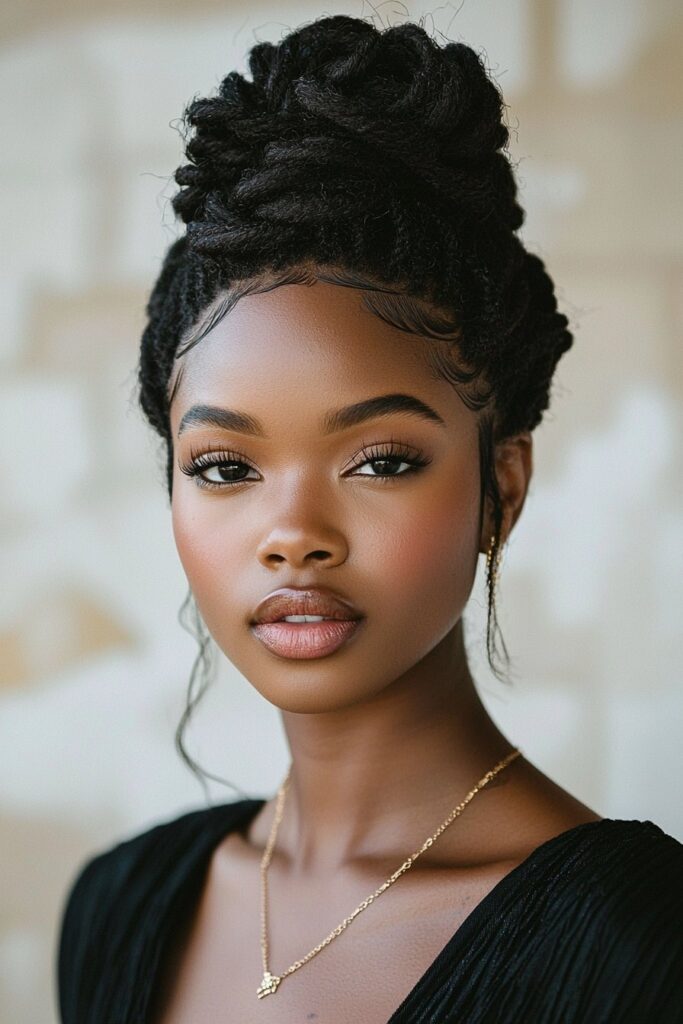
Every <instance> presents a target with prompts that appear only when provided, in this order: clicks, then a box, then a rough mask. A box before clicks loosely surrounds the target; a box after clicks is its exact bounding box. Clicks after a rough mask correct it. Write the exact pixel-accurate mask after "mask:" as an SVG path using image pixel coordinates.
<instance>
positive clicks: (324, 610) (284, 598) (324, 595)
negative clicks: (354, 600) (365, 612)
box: [251, 587, 363, 625]
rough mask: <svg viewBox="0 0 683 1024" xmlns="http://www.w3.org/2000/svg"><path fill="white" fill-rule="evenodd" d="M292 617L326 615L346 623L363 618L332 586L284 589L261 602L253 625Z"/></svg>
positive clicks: (276, 591) (274, 592)
mask: <svg viewBox="0 0 683 1024" xmlns="http://www.w3.org/2000/svg"><path fill="white" fill-rule="evenodd" d="M289 615H322V616H323V618H325V619H337V620H342V621H353V620H357V619H361V618H362V617H363V616H362V614H361V612H360V611H359V610H358V609H357V608H355V607H354V605H353V604H351V602H350V601H347V600H346V599H345V598H342V597H340V595H339V594H337V593H335V592H334V591H333V590H330V589H329V588H328V587H307V588H306V589H297V588H294V587H282V588H281V589H280V590H275V591H273V593H272V594H269V595H268V597H266V598H264V600H263V601H261V603H260V604H259V605H258V607H257V608H256V611H255V613H254V617H253V618H252V619H251V625H258V624H262V623H267V622H281V621H282V620H283V619H284V618H286V617H287V616H289Z"/></svg>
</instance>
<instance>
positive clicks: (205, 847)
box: [150, 798, 613, 1024]
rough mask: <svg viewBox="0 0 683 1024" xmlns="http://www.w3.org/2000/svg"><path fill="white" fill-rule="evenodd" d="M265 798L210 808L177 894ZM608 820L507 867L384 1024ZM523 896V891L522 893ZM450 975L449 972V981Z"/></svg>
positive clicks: (571, 832) (161, 962)
mask: <svg viewBox="0 0 683 1024" xmlns="http://www.w3.org/2000/svg"><path fill="white" fill-rule="evenodd" d="M266 802H267V801H266V799H261V798H259V799H253V798H250V799H246V800H240V801H237V802H233V803H232V804H220V805H217V806H215V807H212V808H210V810H209V812H208V813H209V814H210V815H211V819H212V821H211V826H209V827H208V828H207V829H206V830H205V831H203V834H202V835H201V838H200V840H199V842H197V844H196V845H195V846H194V848H193V850H192V853H191V856H190V862H189V864H188V867H187V871H186V872H183V875H182V878H181V879H180V880H179V883H178V886H179V890H181V889H182V885H183V882H186V881H187V880H188V878H189V876H190V875H192V876H193V877H194V878H195V879H196V880H197V881H198V883H199V884H200V890H199V891H200V892H201V885H202V884H203V880H204V879H205V877H206V872H207V870H208V867H209V862H210V859H211V856H212V855H213V853H214V851H215V850H216V848H217V847H218V845H219V844H220V843H221V841H222V840H223V839H224V838H225V837H226V836H227V835H229V834H230V833H231V832H233V831H235V830H236V829H238V828H241V827H243V826H244V825H248V824H249V822H250V821H251V820H252V819H253V818H255V817H256V815H257V814H258V812H259V811H260V810H261V808H262V807H263V805H264V804H265V803H266ZM611 821H613V819H611V818H600V819H598V820H596V821H587V822H582V823H581V824H579V825H574V826H573V827H572V828H569V829H566V830H565V831H564V832H560V833H559V834H558V835H556V836H552V837H551V838H550V839H547V840H546V841H545V842H543V843H541V844H540V845H539V846H537V847H535V849H533V850H532V851H531V853H530V854H528V856H527V857H525V858H524V860H523V861H520V863H519V864H517V865H516V866H515V867H514V868H512V869H511V870H510V871H509V872H508V873H507V874H506V875H503V877H502V878H501V879H500V880H499V881H498V882H497V883H496V884H495V885H494V886H493V888H492V889H490V890H489V891H488V893H487V894H486V895H485V896H484V897H483V899H481V900H480V901H479V902H478V903H477V904H475V906H474V907H473V908H472V910H471V911H470V912H469V914H468V915H467V917H466V918H465V919H464V921H462V922H461V923H460V924H459V925H458V927H457V928H456V930H455V932H454V933H453V935H451V937H450V938H449V939H448V940H447V941H446V944H445V945H444V946H443V947H442V949H441V950H440V951H439V952H438V953H437V955H436V956H435V958H434V959H433V960H432V962H431V963H430V964H429V966H428V967H427V969H426V970H425V971H424V972H423V974H422V975H421V976H420V977H419V978H418V980H417V981H416V982H415V984H414V985H413V987H412V988H411V989H410V991H409V992H408V993H407V995H406V996H405V997H404V998H403V999H402V1000H401V1002H400V1003H399V1005H398V1006H397V1007H396V1009H395V1010H394V1011H393V1013H392V1014H391V1016H390V1017H389V1019H388V1020H387V1022H386V1024H405V1022H406V1021H407V1020H408V1019H409V1018H407V1017H406V1016H405V1015H406V1013H409V1012H410V1010H411V1007H412V1006H413V1004H416V1003H417V1005H418V1006H419V1005H420V999H421V998H422V995H423V992H425V990H428V989H429V987H430V985H431V983H432V979H433V977H434V976H435V975H437V974H439V973H440V972H441V969H442V968H443V967H444V966H445V965H446V964H448V963H452V964H454V965H456V966H457V964H458V963H459V962H460V960H461V957H459V956H458V950H459V949H461V948H462V947H463V946H464V947H468V946H469V945H470V944H471V940H472V938H473V937H474V936H475V935H476V934H477V933H478V932H481V931H482V930H483V929H485V928H486V926H487V924H488V922H489V921H490V920H491V918H492V917H494V916H495V915H496V913H497V911H498V909H499V908H500V906H501V904H502V903H504V902H505V901H506V899H507V897H508V896H509V895H510V894H511V892H514V890H515V888H516V887H519V888H524V882H525V881H526V880H527V878H528V876H529V875H531V874H532V873H533V871H534V869H535V868H536V866H537V864H538V863H539V861H542V860H543V859H544V857H545V855H546V854H548V853H550V852H552V850H553V848H554V847H555V846H558V845H559V844H560V843H564V842H566V841H567V839H568V838H569V837H570V836H575V835H577V834H578V833H579V832H583V831H591V830H595V829H596V827H598V826H605V824H606V823H608V822H611ZM525 891H526V890H525ZM174 895H180V896H181V901H182V893H181V892H178V893H176V894H174ZM182 902H184V903H185V909H186V910H187V909H188V904H187V902H186V901H182ZM174 906H175V900H174V899H173V896H172V897H171V900H170V901H169V904H168V911H169V913H171V911H172V909H173V907H174ZM172 934H173V930H172V929H165V930H164V939H163V941H162V943H161V948H160V949H157V956H156V957H155V961H156V963H155V968H154V970H153V971H152V972H151V979H150V980H151V985H150V992H153V991H154V990H155V989H156V987H157V983H158V981H159V978H160V976H161V973H162V971H163V969H164V967H165V964H166V956H167V954H168V952H169V947H170V944H171V938H172ZM452 976H453V974H452V972H451V975H450V977H451V978H452Z"/></svg>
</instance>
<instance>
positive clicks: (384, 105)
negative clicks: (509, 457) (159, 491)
mask: <svg viewBox="0 0 683 1024" xmlns="http://www.w3.org/2000/svg"><path fill="white" fill-rule="evenodd" d="M248 66H249V72H250V74H251V81H250V80H249V79H248V78H246V77H245V76H243V75H242V74H239V73H238V72H236V71H231V72H230V73H229V74H228V75H226V77H225V78H224V79H223V80H222V82H221V84H220V87H219V88H218V92H217V95H215V96H211V97H206V98H195V99H194V100H193V101H192V102H190V103H189V105H188V106H187V107H186V109H185V111H184V118H183V120H184V125H185V127H186V129H187V135H186V140H185V141H186V156H187V161H188V162H187V163H184V164H183V165H182V166H180V167H179V168H178V169H177V170H176V172H175V181H176V183H177V184H178V185H179V186H180V188H179V190H178V192H177V194H176V195H175V196H174V198H173V200H172V205H173V209H174V211H175V214H176V216H177V217H178V218H179V219H180V220H181V221H182V222H184V224H185V225H186V229H185V232H184V233H183V234H182V235H181V236H180V237H179V238H178V239H177V240H176V241H175V242H173V243H172V244H171V245H170V247H169V249H168V251H167V253H166V257H165V259H164V262H163V266H162V268H161V272H160V274H159V277H158V279H157V281H156V283H155V284H154V287H153V289H152V292H151V296H150V298H149V302H148V304H147V307H146V312H147V317H148V320H147V325H146V327H145V330H144V333H143V336H142V344H141V351H140V361H139V367H138V383H139V401H140V404H141V406H142V409H143V411H144V413H145V415H146V417H147V419H148V420H149V422H150V424H151V425H152V426H153V427H154V429H155V430H156V431H157V432H158V434H159V435H160V436H161V438H162V439H163V441H164V443H165V449H166V479H167V486H168V494H169V498H170V496H171V494H172V474H173V442H172V438H171V433H170V422H169V405H170V400H171V397H172V394H171V393H169V381H170V379H171V375H172V372H173V369H174V361H175V360H176V359H177V358H179V356H181V355H183V354H184V353H185V352H186V351H187V350H188V349H189V348H190V347H191V346H192V345H193V344H196V343H197V342H198V341H200V340H201V338H202V337H203V336H204V335H205V334H206V333H207V332H208V330H210V329H211V327H212V326H214V325H215V323H217V322H218V320H219V319H220V318H221V317H222V316H224V315H226V313H228V312H229V310H230V308H232V306H233V305H234V303H235V302H236V301H237V300H238V299H239V297H240V295H243V294H246V293H248V292H249V291H258V290H266V289H267V288H271V287H277V285H278V284H283V283H290V282H300V283H304V284H305V283H312V282H313V281H315V280H320V279H325V280H332V281H335V282H336V283H338V284H340V285H344V286H349V287H356V288H360V289H362V290H363V293H364V298H363V301H364V303H365V305H366V307H367V308H368V309H369V310H371V311H372V312H373V313H375V314H376V315H378V316H380V317H382V318H383V319H385V320H387V321H388V322H390V323H392V324H394V325H395V326H396V327H398V328H399V329H400V330H404V331H408V332H410V333H413V334H417V335H421V336H423V337H424V338H425V339H430V338H432V339H440V340H442V341H444V340H446V341H447V342H448V351H449V353H452V358H444V356H443V346H433V345H432V346H430V342H429V340H425V344H426V345H428V346H430V347H431V348H433V349H434V365H435V368H436V369H437V371H438V372H439V373H441V374H443V375H444V376H445V377H446V378H447V379H449V380H450V381H451V382H452V383H453V385H454V386H455V387H456V388H457V389H458V390H459V393H461V397H462V399H463V401H465V402H467V404H468V405H469V406H470V407H472V408H475V409H481V410H482V416H481V418H480V428H479V429H480V464H481V482H482V499H483V498H484V497H487V498H488V499H489V500H490V502H491V505H492V510H493V520H494V523H495V535H494V545H493V549H492V559H491V564H492V565H493V564H494V563H495V561H496V559H497V557H498V554H499V552H498V547H499V544H500V527H501V523H502V508H501V502H500V497H499V494H498V487H497V481H496V476H495V472H494V463H493V455H494V445H495V443H496V442H497V441H499V440H502V439H504V438H506V437H510V436H512V435H513V434H515V433H518V432H520V431H524V430H532V429H533V428H534V427H535V426H536V425H537V424H538V423H539V422H540V420H541V418H542V414H543V411H544V410H545V409H546V408H547V406H548V402H549V389H550V382H551V378H552V375H553V372H554V369H555V366H556V364H557V361H558V360H559V358H560V357H561V355H562V354H563V353H564V352H565V351H566V350H567V349H568V348H569V347H570V346H571V344H572V334H571V333H570V331H569V330H568V320H567V318H566V317H565V316H564V315H563V314H562V313H560V312H558V309H557V303H556V299H555V294H554V288H553V283H552V281H551V279H550V277H549V276H548V274H547V272H546V270H545V267H544V264H543V262H542V260H541V259H540V258H538V257H537V256H535V255H533V254H532V253H530V252H527V251H526V249H525V247H524V245H523V244H522V241H521V240H520V239H519V237H518V235H517V234H516V232H517V230H518V228H520V226H521V225H522V222H523V220H524V211H523V210H522V208H521V206H520V205H519V202H518V200H517V187H516V183H515V179H514V176H513V171H512V168H511V164H510V160H509V158H508V156H507V154H506V147H507V143H508V138H509V133H508V129H507V127H506V126H505V123H504V121H503V108H504V106H505V104H504V102H503V98H502V95H501V93H500V91H499V89H498V88H497V86H496V85H495V84H494V82H493V81H492V80H491V79H490V78H489V76H488V74H487V71H486V69H485V66H484V64H483V61H482V59H481V58H480V57H479V56H478V54H477V53H476V52H475V51H474V50H473V49H472V48H471V47H469V46H467V45H465V44H464V43H459V42H457V43H456V42H449V43H447V44H446V45H444V46H440V45H438V44H437V43H436V42H435V41H434V40H433V39H432V38H431V37H430V36H429V35H428V33H427V32H426V31H425V29H424V28H423V27H422V26H421V25H417V24H414V23H405V24H401V25H396V26H393V27H389V28H386V29H384V30H378V29H377V28H376V27H375V26H374V25H373V24H372V23H370V22H368V21H365V20H363V19H360V18H355V17H349V16H346V15H334V16H325V17H321V18H319V19H318V20H316V21H313V22H310V23H308V24H305V25H303V26H302V27H300V28H298V29H296V30H294V31H291V32H290V33H289V34H288V35H286V36H285V37H284V38H283V39H282V40H281V41H280V42H279V43H278V44H273V43H270V42H260V43H258V44H257V45H255V46H253V47H252V48H251V50H250V52H249V55H248ZM481 514H483V500H482V508H481ZM488 585H489V605H488V618H487V653H488V657H489V662H490V664H491V667H492V669H493V671H494V672H495V673H496V675H499V676H500V672H499V670H498V668H497V666H496V665H495V664H494V660H493V655H494V654H495V630H496V629H497V628H498V627H497V623H496V620H495V609H494V607H493V594H492V587H491V572H489V573H488ZM492 624H493V629H492ZM504 646H505V645H504V643H503V647H504ZM505 654H506V657H507V651H506V652H505Z"/></svg>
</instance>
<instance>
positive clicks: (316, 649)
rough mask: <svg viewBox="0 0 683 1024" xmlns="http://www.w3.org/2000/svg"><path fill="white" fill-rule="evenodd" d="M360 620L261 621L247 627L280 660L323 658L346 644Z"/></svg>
mask: <svg viewBox="0 0 683 1024" xmlns="http://www.w3.org/2000/svg"><path fill="white" fill-rule="evenodd" d="M361 621H362V620H361V619H328V620H327V621H325V622H261V623H258V624H257V625H254V626H252V627H251V628H252V630H253V631H254V633H255V634H256V636H257V637H258V639H259V640H260V641H261V643H262V644H263V645H264V646H265V647H267V648H268V650H269V651H272V652H273V654H279V655H280V657H281V658H323V657H324V656H325V655H326V654H332V653H333V651H336V650H337V648H339V647H341V645H342V644H344V643H346V641H347V640H349V639H350V638H351V637H352V636H353V635H354V634H355V633H356V631H357V630H358V627H359V626H360V624H361Z"/></svg>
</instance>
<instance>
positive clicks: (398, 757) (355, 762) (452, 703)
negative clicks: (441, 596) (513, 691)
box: [276, 620, 513, 877]
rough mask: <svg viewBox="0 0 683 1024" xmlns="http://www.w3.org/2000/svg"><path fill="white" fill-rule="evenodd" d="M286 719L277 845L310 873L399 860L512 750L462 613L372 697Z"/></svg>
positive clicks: (295, 868)
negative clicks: (470, 649)
mask: <svg viewBox="0 0 683 1024" xmlns="http://www.w3.org/2000/svg"><path fill="white" fill-rule="evenodd" d="M282 719H283V726H284V729H285V733H286V737H287V741H288V745H289V749H290V753H291V773H290V781H289V786H288V789H287V793H286V796H285V806H284V813H283V817H282V820H281V823H280V826H279V829H278V835H277V844H276V845H277V850H278V852H279V853H281V854H284V855H285V856H286V858H287V862H288V866H289V870H290V871H291V872H292V874H297V873H299V872H301V873H302V874H303V873H305V874H306V875H307V876H309V877H311V875H314V874H315V873H316V872H320V873H321V874H323V873H325V874H329V873H330V872H331V871H334V870H336V869H338V868H340V867H341V866H343V865H345V864H348V863H350V862H351V861H354V860H356V859H358V858H380V859H384V858H386V859H392V858H393V859H396V858H398V860H397V863H398V862H400V860H401V859H404V858H405V857H406V856H407V855H408V854H410V853H412V852H414V850H415V849H417V848H419V846H421V844H422V842H423V841H424V839H426V838H427V836H428V835H431V834H432V833H433V832H435V831H436V829H437V828H438V827H439V825H440V824H441V823H442V821H443V820H444V819H445V818H446V817H447V816H448V814H449V813H450V811H451V810H453V808H454V807H455V806H456V805H457V804H459V803H460V802H461V801H462V800H463V799H464V798H465V796H466V795H467V794H468V793H469V791H470V790H471V789H472V788H473V786H475V785H476V783H477V782H478V781H479V779H480V778H481V777H482V776H483V775H484V774H485V773H486V772H487V771H489V770H490V769H491V768H493V767H494V766H495V765H496V764H497V762H498V761H500V760H501V759H502V758H503V757H505V755H506V754H508V753H509V752H510V751H511V750H512V749H513V744H511V743H510V742H509V741H508V740H507V739H506V738H505V736H503V734H502V733H501V732H500V731H499V730H498V728H497V727H496V725H495V724H494V723H493V721H492V720H491V718H490V716H489V715H488V712H487V711H486V709H485V708H484V706H483V704H482V703H481V700H480V698H479V696H478V694H477V691H476V688H475V685H474V681H473V679H472V677H471V675H470V672H469V668H468V665H467V658H466V654H465V649H464V643H463V632H462V620H460V621H459V622H458V623H457V625H456V626H455V627H454V629H453V630H452V631H451V632H450V633H449V634H447V636H446V637H445V638H444V640H443V641H441V643H440V644H438V645H437V647H436V648H434V650H432V651H431V652H430V654H429V655H428V656H427V657H426V658H425V659H423V661H422V662H420V663H419V664H418V665H416V666H414V667H413V668H412V669H411V670H410V672H408V673H406V674H405V675H404V676H402V677H400V678H399V679H397V680H396V681H395V682H394V683H393V684H392V685H390V686H388V687H385V689H384V690H383V691H382V692H381V693H380V694H379V695H378V696H376V697H375V698H373V699H372V700H369V701H365V702H363V703H359V704H357V705H354V706H352V707H348V708H344V709H343V710H342V711H334V712H329V713H324V714H300V713H297V712H291V711H283V712H282ZM487 788H488V787H487ZM477 801H479V802H480V803H481V801H482V793H478V794H477V795H476V796H475V797H474V798H473V806H474V804H475V803H476V802H477ZM471 812H472V807H470V805H468V806H467V808H465V810H464V811H463V816H464V815H469V819H468V820H469V822H470V823H471V824H473V825H474V824H475V822H476V820H477V819H479V818H480V814H479V813H478V812H475V814H474V815H472V813H471ZM463 820H465V819H464V817H463ZM449 831H450V829H447V830H446V833H448V832H449ZM422 832H424V835H423V834H422ZM444 838H445V834H444ZM411 843H414V845H411ZM439 843H440V844H441V845H442V848H443V843H442V841H441V837H440V839H439ZM407 846H410V849H407V848H406V847H407ZM428 852H429V851H428Z"/></svg>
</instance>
